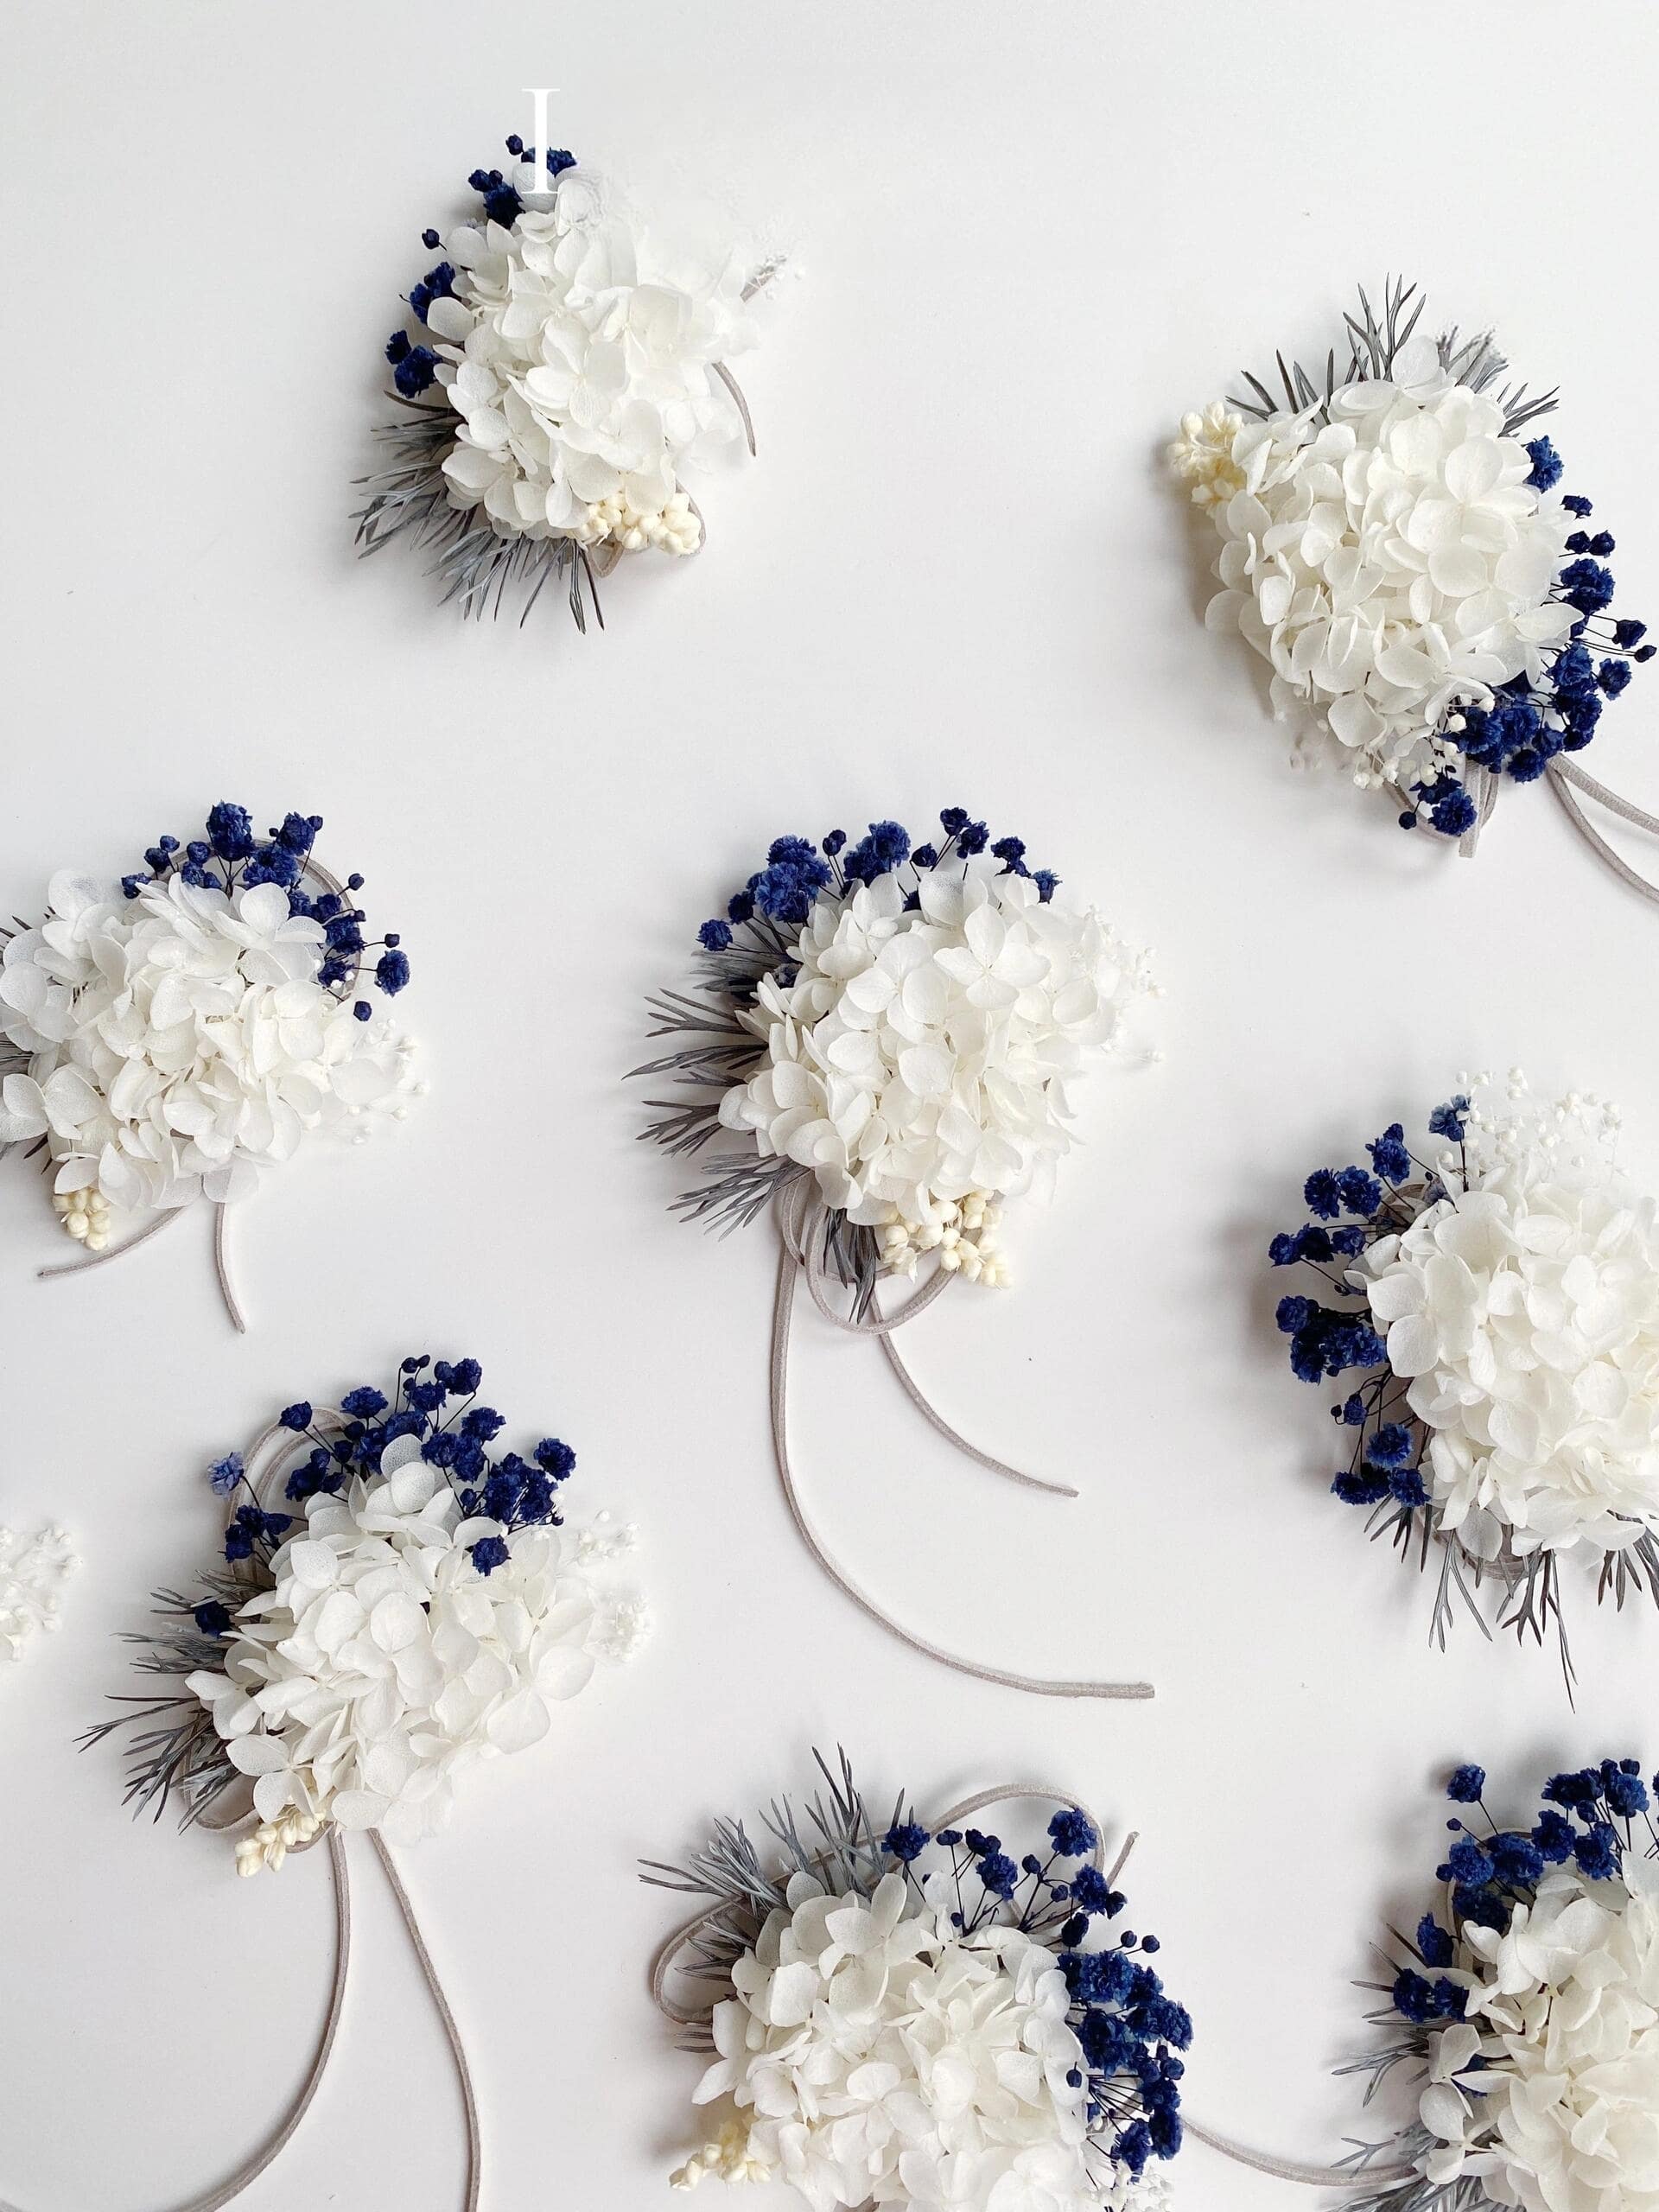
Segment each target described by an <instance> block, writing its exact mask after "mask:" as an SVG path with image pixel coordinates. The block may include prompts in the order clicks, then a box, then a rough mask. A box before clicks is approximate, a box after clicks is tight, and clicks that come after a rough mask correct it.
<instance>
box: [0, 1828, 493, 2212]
mask: <svg viewBox="0 0 1659 2212" xmlns="http://www.w3.org/2000/svg"><path fill="white" fill-rule="evenodd" d="M371 1833H372V1839H373V1842H374V1855H375V1857H376V1858H377V1859H378V1860H379V1861H380V1865H381V1867H382V1870H383V1871H384V1872H385V1878H386V1879H387V1881H388V1882H389V1883H390V1884H391V1894H392V1896H393V1897H395V1898H396V1899H397V1910H398V1911H399V1912H401V1913H402V1915H403V1916H404V1927H405V1928H406V1929H408V1930H409V1940H410V1942H411V1943H412V1944H413V1945H414V1947H415V1956H416V1959H417V1960H418V1961H420V1967H421V1972H422V1973H423V1974H424V1975H425V1977H426V1986H427V1988H428V1989H429V1991H430V1992H431V1995H432V2002H433V2004H434V2005H435V2006H436V2007H437V2012H438V2018H440V2019H441V2020H442V2023H443V2032H444V2034H445V2035H446V2036H447V2037H448V2039H449V2056H450V2057H451V2059H452V2060H453V2061H454V2069H455V2079H456V2081H457V2082H459V2083H460V2085H461V2104H462V2106H463V2107H464V2108H465V2113H466V2120H467V2197H466V2212H478V2192H479V2190H480V2187H481V2186H482V2183H483V2179H484V2150H483V2144H482V2142H481V2140H480V2134H479V2126H478V2098H477V2095H476V2094H475V2092H474V2088H473V2069H472V2068H471V2067H470V2066H469V2065H468V2064H467V2046H466V2045H465V2044H463V2043H462V2041H461V2030H460V2029H459V2027H457V2026H456V2024H455V2016H454V2013H453V2012H451V2011H450V2009H449V1999H448V1998H447V1997H446V1996H445V1995H444V1993H443V1984H442V1982H441V1981H440V1980H438V1970H437V1968H436V1967H435V1966H434V1965H433V1963H432V1955H431V1953H430V1952H429V1950H428V1949H427V1948H426V1938H425V1937H424V1936H423V1935H422V1933H421V1924H420V1923H419V1921H418V1920H416V1917H415V1908H414V1906H413V1905H412V1904H410V1899H409V1892H408V1891H407V1890H406V1889H405V1888H404V1885H403V1881H402V1879H401V1878H400V1877H399V1875H398V1872H397V1866H395V1865H394V1863H393V1861H392V1856H391V1852H390V1851H388V1850H387V1848H386V1846H385V1840H384V1839H383V1837H382V1836H381V1834H380V1831H379V1829H378V1828H375V1829H373V1830H372V1832H371ZM0 2212H3V2208H0ZM204 2212H206V2208H204Z"/></svg>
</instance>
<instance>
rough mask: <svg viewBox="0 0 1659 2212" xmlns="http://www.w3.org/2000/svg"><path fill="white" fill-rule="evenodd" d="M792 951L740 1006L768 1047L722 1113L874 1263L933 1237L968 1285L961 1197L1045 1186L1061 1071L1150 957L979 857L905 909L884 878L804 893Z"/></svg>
mask: <svg viewBox="0 0 1659 2212" xmlns="http://www.w3.org/2000/svg"><path fill="white" fill-rule="evenodd" d="M791 962H792V963H794V964H795V972H794V973H793V976H792V978H791V979H786V975H779V974H768V975H766V976H763V977H762V978H761V979H760V982H759V985H758V988H757V990H756V993H755V997H754V1001H753V1007H747V1008H745V1009H744V1011H743V1013H742V1014H741V1019H742V1020H743V1022H744V1023H745V1025H746V1027H748V1028H749V1029H750V1030H751V1031H752V1033H753V1034H754V1035H756V1036H758V1037H760V1039H762V1040H763V1042H764V1044H765V1047H766V1058H765V1060H764V1062H763V1064H762V1065H760V1067H759V1068H758V1069H757V1070H756V1071H755V1072H754V1073H753V1075H751V1076H750V1077H748V1079H747V1081H746V1082H743V1083H741V1084H734V1085H733V1086H732V1087H731V1089H729V1090H728V1091H727V1093H726V1095H725V1096H724V1097H723V1098H722V1099H721V1107H720V1119H721V1123H722V1124H723V1125H724V1126H725V1127H726V1128H728V1129H734V1130H740V1131H748V1132H752V1133H753V1135H754V1137H755V1140H756V1141H757V1143H758V1145H759V1147H760V1155H761V1157H762V1158H763V1159H772V1158H776V1159H779V1160H793V1161H796V1162H798V1164H799V1165H801V1166H806V1167H809V1168H810V1170H811V1171H812V1173H813V1174H814V1175H815V1176H816V1178H817V1184H818V1188H819V1191H820V1192H821V1193H822V1195H823V1202H824V1204H825V1205H827V1206H829V1207H831V1208H833V1209H837V1210H840V1211H844V1213H845V1215H846V1217H847V1219H848V1220H849V1222H852V1223H854V1224H861V1225H868V1226H871V1227H874V1228H875V1229H876V1230H880V1232H881V1233H882V1237H883V1242H884V1249H888V1250H890V1252H891V1254H892V1255H893V1257H892V1259H891V1261H890V1262H889V1264H893V1265H897V1266H900V1267H903V1266H904V1265H906V1262H907V1261H908V1259H909V1255H910V1253H911V1250H912V1247H915V1248H916V1249H931V1248H933V1247H938V1246H939V1245H941V1244H942V1243H943V1244H944V1248H945V1249H946V1250H948V1251H950V1253H951V1254H953V1255H957V1254H959V1255H960V1256H958V1257H957V1262H956V1263H957V1264H958V1265H961V1264H963V1262H964V1261H965V1260H966V1257H967V1252H968V1250H969V1249H976V1250H977V1251H978V1252H979V1253H981V1254H982V1258H981V1259H980V1260H979V1261H978V1263H977V1271H978V1272H979V1273H980V1274H981V1276H983V1274H984V1273H985V1272H986V1271H987V1263H988V1262H991V1261H992V1248H990V1247H989V1246H988V1245H987V1244H985V1243H984V1242H983V1241H982V1239H981V1238H980V1237H978V1236H976V1237H975V1238H973V1239H971V1240H963V1239H962V1238H961V1236H960V1230H961V1226H962V1224H961V1222H960V1220H959V1218H958V1217H957V1208H958V1206H963V1207H966V1208H968V1209H969V1211H977V1212H978V1213H979V1215H980V1222H979V1223H978V1224H976V1228H978V1227H982V1226H983V1225H984V1209H985V1208H986V1206H987V1205H991V1204H993V1202H994V1201H995V1200H997V1199H1000V1198H1007V1197H1011V1196H1014V1195H1015V1194H1017V1193H1020V1192H1026V1191H1027V1190H1030V1189H1032V1188H1033V1186H1037V1187H1041V1186H1044V1185H1046V1181H1047V1179H1048V1178H1049V1176H1050V1175H1051V1174H1052V1169H1053V1166H1054V1164H1055V1162H1056V1161H1057V1160H1058V1159H1059V1158H1060V1157H1061V1155H1062V1154H1065V1152H1066V1151H1067V1150H1069V1148H1070V1146H1071V1135H1070V1131H1069V1129H1068V1128H1067V1123H1068V1122H1069V1121H1070V1119H1071V1112H1072V1108H1071V1085H1072V1084H1073V1083H1074V1082H1075V1080H1076V1079H1077V1077H1078V1076H1079V1075H1080V1074H1081V1073H1082V1072H1083V1071H1084V1068H1085V1067H1086V1066H1087V1065H1088V1062H1089V1060H1090V1058H1092V1057H1094V1056H1096V1054H1099V1053H1102V1052H1106V1051H1109V1050H1110V1049H1112V1048H1114V1047H1116V1046H1119V1045H1120V1044H1121V1043H1122V1035H1123V1027H1124V1020H1125V1017H1126V1015H1127V1014H1128V1012H1129V1010H1130V1009H1131V1008H1132V1007H1134V1006H1135V1003H1136V1002H1137V1001H1139V1000H1141V998H1143V997H1145V996H1147V995H1148V993H1149V991H1150V988H1151V985H1150V980H1149V970H1148V966H1147V960H1146V957H1145V956H1144V955H1143V954H1141V953H1139V952H1136V951H1135V950H1132V949H1131V948H1130V947H1129V946H1128V945H1127V944H1124V942H1123V940H1122V938H1120V937H1119V936H1118V935H1117V933H1116V931H1115V930H1113V929H1112V928H1111V927H1110V926H1109V925H1108V924H1107V923H1106V922H1104V921H1103V919H1102V918H1101V917H1100V915H1099V914H1098V913H1096V911H1095V910H1094V909H1093V908H1092V907H1089V908H1083V909H1078V908H1076V907H1073V906H1069V905H1067V904H1065V903H1064V902H1063V900H1062V899H1060V898H1058V897H1055V898H1052V899H1049V900H1045V899H1043V898H1042V897H1041V895H1040V893H1039V889H1038V887H1037V886H1036V884H1035V883H1034V882H1033V880H1032V879H1031V878H1030V877H1029V876H1026V875H1021V874H1013V873H1009V872H1006V871H1002V870H1001V869H1000V868H999V865H998V863H997V862H996V861H995V860H993V859H991V858H990V857H989V856H988V855H982V856H980V857H978V858H976V859H972V860H969V861H966V862H964V863H961V864H957V865H954V866H952V867H950V868H943V867H941V868H922V869H920V870H919V871H918V876H917V887H916V893H915V903H914V904H913V905H912V904H911V903H910V902H909V899H908V896H907V893H906V888H905V887H904V884H903V882H902V881H901V880H900V878H899V876H898V875H896V874H886V875H882V876H880V877H878V879H877V880H875V881H874V883H868V884H862V885H861V886H859V887H858V888H857V889H856V890H855V891H854V892H853V893H851V895H850V896H849V897H848V898H846V899H819V900H818V901H817V903H816V904H815V905H814V906H813V907H812V909H811V911H810V914H809V915H808V917H807V918H806V921H805V924H804V927H803V928H802V931H801V933H800V937H799V939H798V943H797V944H796V945H795V946H794V947H793V948H792V950H791ZM947 1230H948V1231H949V1232H950V1236H949V1240H948V1243H946V1241H945V1234H944V1233H945V1231H947ZM895 1231H897V1232H899V1233H897V1234H895V1233H894V1232H895ZM935 1232H938V1233H937V1234H936V1233H935ZM930 1238H931V1246H930V1243H929V1239H930ZM946 1264H947V1265H949V1264H950V1262H949V1261H947V1262H946ZM968 1271H969V1273H974V1272H976V1268H971V1267H970V1268H969V1269H968ZM988 1272H989V1276H990V1280H992V1281H996V1280H997V1279H998V1277H999V1274H1000V1268H999V1267H998V1266H996V1265H995V1264H993V1265H990V1266H989V1268H988Z"/></svg>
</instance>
